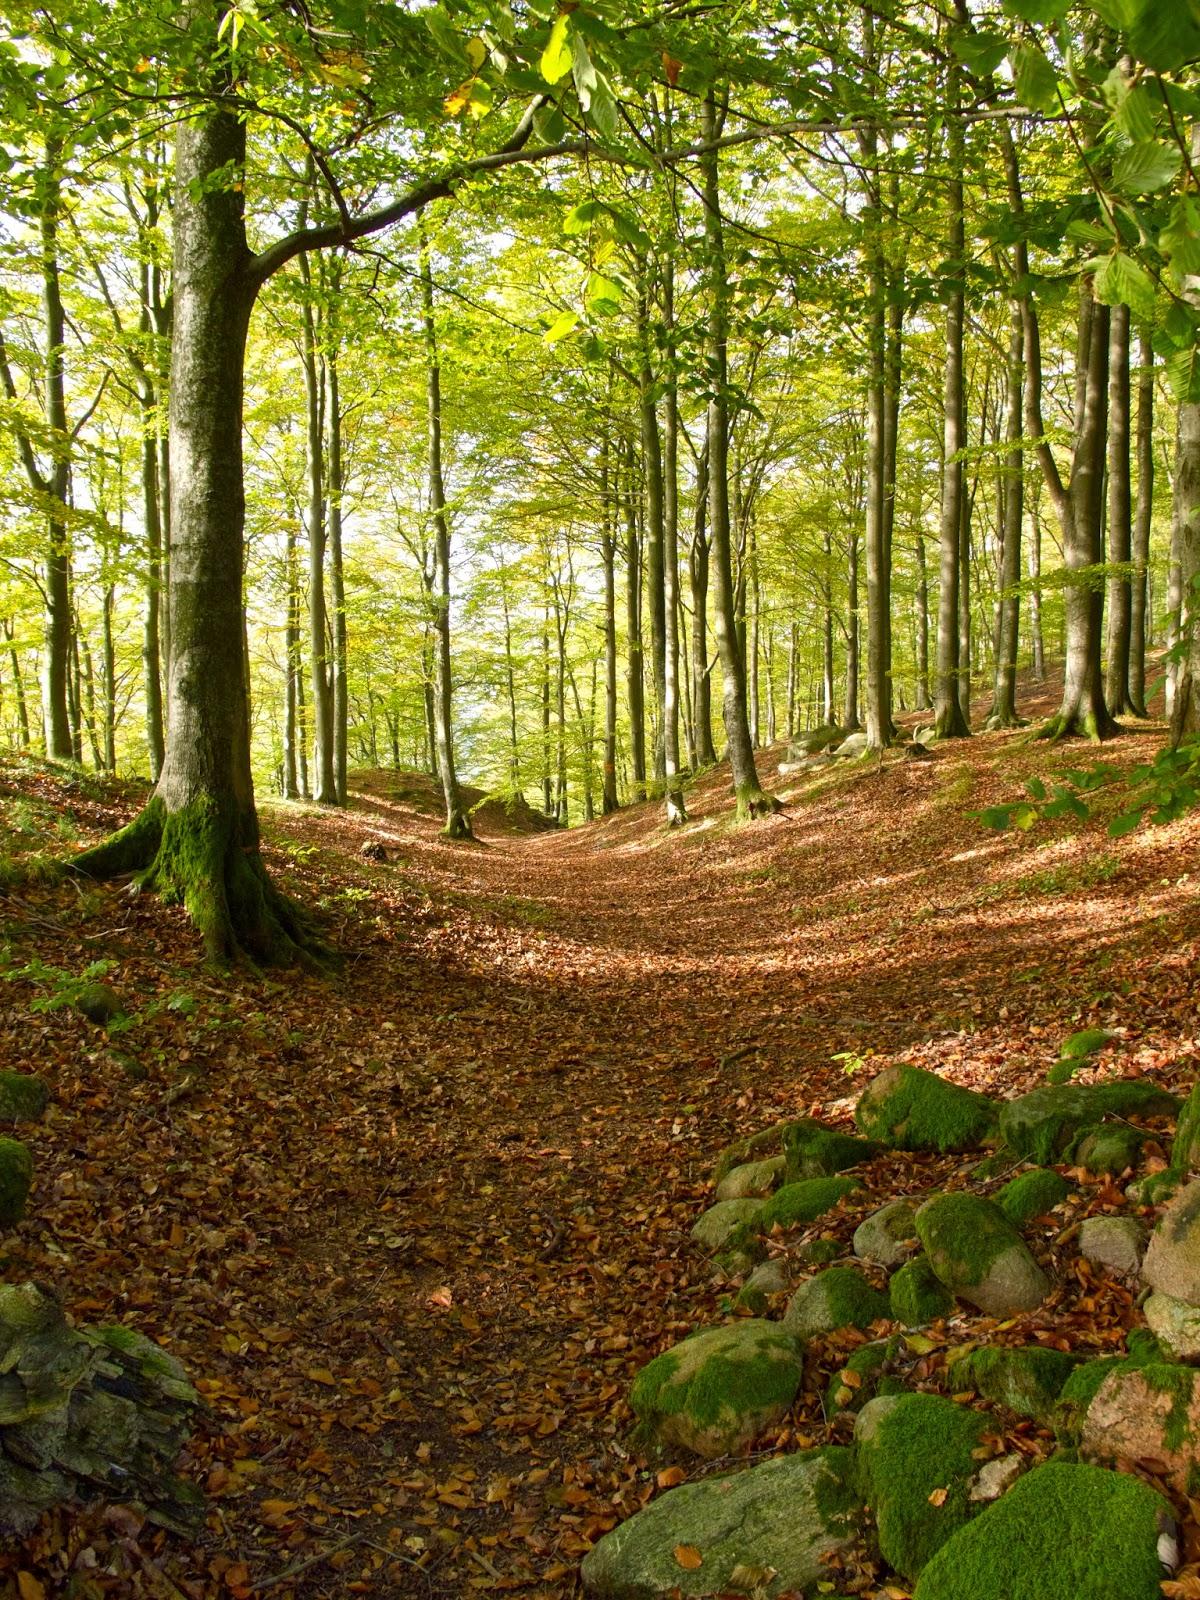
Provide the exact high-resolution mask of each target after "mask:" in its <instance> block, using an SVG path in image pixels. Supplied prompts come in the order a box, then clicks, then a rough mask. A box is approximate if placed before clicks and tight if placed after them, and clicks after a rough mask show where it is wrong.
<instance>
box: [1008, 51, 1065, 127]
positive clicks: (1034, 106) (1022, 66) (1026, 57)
mask: <svg viewBox="0 0 1200 1600" xmlns="http://www.w3.org/2000/svg"><path fill="white" fill-rule="evenodd" d="M1009 60H1010V61H1011V63H1012V71H1013V88H1014V89H1015V90H1016V95H1017V99H1018V100H1019V101H1020V102H1021V104H1022V105H1023V106H1028V107H1029V109H1030V110H1031V111H1052V110H1054V108H1055V107H1056V106H1057V105H1058V74H1057V73H1056V72H1055V70H1054V68H1053V67H1052V66H1051V65H1050V63H1049V61H1048V60H1047V59H1046V56H1045V54H1044V52H1043V51H1041V50H1039V49H1038V47H1037V45H1035V44H1019V45H1018V46H1017V47H1016V49H1015V50H1014V51H1013V52H1012V54H1011V55H1010V57H1009Z"/></svg>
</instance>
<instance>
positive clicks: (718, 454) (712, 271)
mask: <svg viewBox="0 0 1200 1600" xmlns="http://www.w3.org/2000/svg"><path fill="white" fill-rule="evenodd" d="M722 120H723V119H722ZM716 136H717V110H716V103H715V101H714V99H713V95H712V91H711V90H710V91H709V93H708V94H707V95H706V96H705V98H704V105H703V116H702V123H701V137H702V138H703V139H704V141H705V143H706V144H709V145H711V144H712V142H713V140H714V139H715V138H716ZM701 164H702V169H703V174H704V187H703V198H704V234H705V240H706V242H707V246H708V278H709V340H708V361H709V371H710V382H711V384H712V392H711V395H710V398H709V402H708V422H707V437H708V520H709V525H710V528H711V530H712V568H713V591H714V592H713V601H714V612H715V619H714V620H715V624H716V635H717V649H718V652H719V654H720V658H721V671H722V674H723V677H724V690H725V698H724V713H725V738H726V744H727V746H728V750H729V764H730V767H731V768H732V774H733V792H734V795H735V797H736V802H737V814H738V816H739V817H754V816H765V815H768V814H769V813H771V812H773V811H777V810H778V809H779V802H778V801H777V800H776V799H775V797H774V796H773V795H768V794H766V793H764V791H763V788H762V786H761V784H760V783H759V781H758V771H757V769H756V767H755V765H754V747H753V745H752V744H751V741H750V724H749V721H748V719H747V716H746V681H745V676H744V674H743V668H742V658H741V653H740V651H739V649H738V638H737V603H736V598H735V595H734V589H733V568H732V563H731V551H730V526H729V367H728V351H727V343H728V338H729V283H728V279H727V277H726V272H725V241H724V229H723V225H722V220H721V188H720V177H719V171H718V161H717V151H716V149H715V148H712V149H709V150H708V151H707V152H706V153H705V155H704V156H703V157H702V163H701Z"/></svg>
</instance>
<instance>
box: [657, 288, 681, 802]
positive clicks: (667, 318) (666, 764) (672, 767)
mask: <svg viewBox="0 0 1200 1600" xmlns="http://www.w3.org/2000/svg"><path fill="white" fill-rule="evenodd" d="M663 321H664V323H665V325H666V334H667V352H666V355H667V374H666V391H665V393H664V395H663V422H664V427H663V612H664V618H663V620H664V629H663V657H664V659H663V701H662V746H663V776H664V794H663V802H664V805H665V806H666V813H667V825H668V827H672V828H673V827H676V826H677V825H678V824H679V823H681V822H686V821H687V810H686V808H685V806H684V803H683V785H682V784H681V783H680V781H679V390H678V385H677V380H676V374H675V264H674V261H673V260H671V259H669V258H668V260H667V261H666V263H665V265H664V268H663Z"/></svg>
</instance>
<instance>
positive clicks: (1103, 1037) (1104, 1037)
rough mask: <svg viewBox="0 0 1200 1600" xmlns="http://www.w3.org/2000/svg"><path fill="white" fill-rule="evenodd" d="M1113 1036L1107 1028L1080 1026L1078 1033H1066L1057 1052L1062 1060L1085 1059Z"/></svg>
mask: <svg viewBox="0 0 1200 1600" xmlns="http://www.w3.org/2000/svg"><path fill="white" fill-rule="evenodd" d="M1115 1037H1116V1035H1115V1034H1113V1033H1110V1032H1109V1030H1108V1029H1107V1028H1082V1029H1080V1031H1079V1032H1078V1033H1071V1034H1068V1035H1067V1037H1066V1038H1065V1039H1064V1040H1063V1042H1062V1044H1061V1045H1060V1046H1059V1050H1058V1053H1059V1055H1060V1056H1061V1057H1062V1059H1063V1060H1064V1061H1086V1060H1087V1058H1088V1056H1094V1055H1095V1054H1096V1052H1097V1051H1098V1050H1103V1048H1104V1046H1105V1045H1106V1044H1108V1042H1109V1040H1110V1039H1114V1038H1115Z"/></svg>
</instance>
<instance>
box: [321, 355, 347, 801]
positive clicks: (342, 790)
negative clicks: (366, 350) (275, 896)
mask: <svg viewBox="0 0 1200 1600" xmlns="http://www.w3.org/2000/svg"><path fill="white" fill-rule="evenodd" d="M325 369H326V376H327V382H328V406H327V415H326V432H327V440H326V461H327V469H328V472H327V476H328V490H329V588H330V594H331V597H332V600H333V619H332V620H333V707H332V709H333V784H334V790H335V792H336V794H337V802H338V805H340V806H344V805H345V804H346V777H347V773H346V767H347V759H346V739H347V734H348V731H349V720H350V703H349V667H350V660H349V641H348V639H347V636H346V571H345V564H344V562H343V559H342V529H343V516H342V496H343V491H344V487H345V485H344V481H343V471H342V412H341V391H340V387H339V381H338V350H337V340H336V335H335V338H334V340H333V342H332V343H331V346H330V349H329V353H328V355H327V356H326V359H325Z"/></svg>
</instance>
